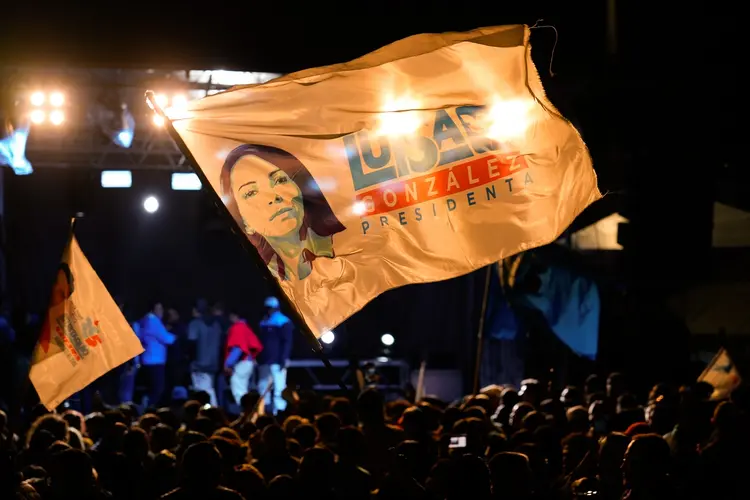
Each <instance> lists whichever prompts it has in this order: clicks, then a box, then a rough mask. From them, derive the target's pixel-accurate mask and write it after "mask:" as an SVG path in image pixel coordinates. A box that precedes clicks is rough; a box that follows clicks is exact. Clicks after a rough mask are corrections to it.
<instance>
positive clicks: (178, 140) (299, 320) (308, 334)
mask: <svg viewBox="0 0 750 500" xmlns="http://www.w3.org/2000/svg"><path fill="white" fill-rule="evenodd" d="M146 102H147V104H148V106H149V107H150V108H151V109H152V110H154V112H155V113H156V114H158V115H159V116H161V117H162V118H164V126H165V127H166V129H167V132H169V136H170V137H171V138H172V140H173V141H174V143H175V145H176V146H177V148H178V149H179V150H180V152H181V153H182V154H183V155H184V156H185V158H186V159H187V160H188V163H189V164H190V165H191V167H192V169H193V172H194V173H195V175H197V176H198V178H199V179H200V181H201V184H202V185H203V186H204V187H206V188H207V189H206V191H207V192H209V193H210V196H212V198H213V202H214V205H215V206H216V207H217V208H218V209H219V211H220V212H221V213H222V214H223V215H224V216H225V217H226V218H227V219H229V220H230V221H231V222H230V229H231V231H232V233H234V234H235V235H237V236H238V237H239V238H238V239H239V240H240V242H241V244H242V247H243V248H244V249H245V251H246V252H247V254H248V255H249V256H250V258H252V259H253V262H254V263H255V265H256V267H257V268H258V270H260V271H261V272H262V273H263V276H264V277H265V278H266V280H267V281H269V282H270V283H271V286H272V287H273V290H274V295H275V296H277V297H278V299H279V300H280V301H282V302H283V303H285V304H286V305H287V309H288V311H289V313H290V316H292V320H293V322H294V323H295V324H296V325H297V326H298V327H299V329H300V330H301V331H302V335H303V336H304V337H305V339H306V340H307V341H308V342H309V343H310V346H311V347H312V350H313V352H314V353H315V354H316V355H317V356H318V357H319V358H320V360H321V361H322V362H323V365H325V367H326V368H327V369H328V370H329V371H330V372H331V373H334V370H333V366H332V365H331V362H330V361H329V359H328V356H326V355H325V353H324V352H323V346H322V345H320V342H319V341H318V339H317V338H315V335H314V334H313V333H312V331H311V330H310V327H308V326H307V323H305V320H304V318H303V317H302V315H301V314H300V312H299V311H298V310H297V307H296V306H295V305H294V304H293V303H292V302H291V301H290V300H289V298H288V297H287V295H286V293H284V290H283V289H282V288H281V285H280V284H279V282H278V280H277V279H276V278H275V277H274V276H273V275H272V274H271V272H270V271H269V270H268V266H267V265H266V264H265V262H263V259H261V257H260V254H259V253H258V251H257V250H256V249H255V247H254V246H253V245H252V243H250V240H248V239H247V236H245V233H244V230H243V229H242V228H241V227H240V226H239V224H238V223H237V221H236V220H235V218H234V217H232V215H231V214H230V213H229V210H227V208H226V205H224V202H223V201H222V200H221V197H220V196H219V194H218V193H217V192H216V190H215V189H213V187H211V183H210V182H209V180H208V178H207V177H206V174H205V173H204V172H203V169H201V168H200V166H199V165H198V162H197V161H196V160H195V157H194V156H193V154H192V153H191V152H190V149H188V147H187V145H186V144H185V141H183V140H182V137H180V134H178V133H177V130H176V129H175V128H174V125H172V120H170V119H169V117H168V116H167V115H166V113H165V112H164V110H163V109H161V107H160V106H159V105H158V104H157V102H156V95H155V94H154V92H153V91H151V90H148V91H146ZM336 378H337V383H338V386H339V387H340V388H341V390H343V391H345V392H346V391H348V390H349V389H348V388H347V387H346V385H345V384H344V383H343V381H342V380H341V377H336Z"/></svg>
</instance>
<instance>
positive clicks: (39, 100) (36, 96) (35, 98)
mask: <svg viewBox="0 0 750 500" xmlns="http://www.w3.org/2000/svg"><path fill="white" fill-rule="evenodd" d="M45 97H46V96H45V95H44V92H34V93H33V94H31V104H32V105H33V106H41V105H42V104H44V99H45Z"/></svg>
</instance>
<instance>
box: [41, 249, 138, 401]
mask: <svg viewBox="0 0 750 500" xmlns="http://www.w3.org/2000/svg"><path fill="white" fill-rule="evenodd" d="M142 352H143V346H142V345H141V342H140V341H139V340H138V337H137V336H136V335H135V333H134V332H133V329H132V327H131V326H130V325H129V324H128V322H127V320H126V319H125V317H124V316H123V315H122V312H121V311H120V309H119V307H117V304H115V301H114V300H113V299H112V297H111V296H110V295H109V292H107V289H106V288H105V286H104V284H103V283H102V282H101V280H100V279H99V276H97V274H96V272H95V271H94V269H93V268H92V267H91V264H90V263H89V261H88V259H86V256H85V255H84V254H83V252H82V251H81V247H80V246H78V241H76V239H75V236H73V235H71V237H70V240H69V241H68V245H67V247H66V248H65V252H64V253H63V258H62V262H61V264H60V267H59V269H58V272H57V277H56V280H55V285H54V287H53V289H52V299H51V300H50V305H49V309H48V310H47V317H46V318H45V320H44V323H43V327H42V332H41V334H40V336H39V341H38V342H37V345H36V347H35V349H34V357H33V360H32V364H31V372H30V373H29V378H30V379H31V382H32V383H33V384H34V387H35V388H36V391H37V392H38V393H39V399H40V400H41V402H42V404H44V406H46V407H47V409H48V410H50V411H52V410H54V409H55V408H56V407H57V406H58V405H59V404H60V403H62V402H63V401H65V400H66V399H67V398H69V397H70V396H71V395H73V394H75V393H77V392H78V391H80V390H81V389H83V388H84V387H86V386H88V385H89V384H91V383H92V382H93V381H94V380H96V379H98V378H99V377H101V376H102V375H104V374H105V373H107V372H109V371H110V370H112V369H114V368H116V367H118V366H119V365H121V364H123V363H125V362H126V361H129V360H131V359H133V358H134V357H136V356H138V355H139V354H141V353H142Z"/></svg>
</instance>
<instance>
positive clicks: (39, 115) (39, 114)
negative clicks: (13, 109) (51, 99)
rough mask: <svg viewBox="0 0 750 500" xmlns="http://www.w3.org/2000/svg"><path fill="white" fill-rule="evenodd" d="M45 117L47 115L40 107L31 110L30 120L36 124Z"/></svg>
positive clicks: (41, 121)
mask: <svg viewBox="0 0 750 500" xmlns="http://www.w3.org/2000/svg"><path fill="white" fill-rule="evenodd" d="M46 117H47V116H46V115H45V113H44V111H42V110H41V109H35V110H34V111H32V112H31V122H32V123H35V124H37V125H39V124H40V123H43V122H44V119H45V118H46Z"/></svg>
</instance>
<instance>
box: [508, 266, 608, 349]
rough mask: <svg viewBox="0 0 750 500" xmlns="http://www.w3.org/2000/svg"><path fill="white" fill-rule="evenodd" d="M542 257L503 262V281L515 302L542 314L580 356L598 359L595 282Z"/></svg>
mask: <svg viewBox="0 0 750 500" xmlns="http://www.w3.org/2000/svg"><path fill="white" fill-rule="evenodd" d="M538 255H539V254H536V255H535V254H534V253H533V252H525V253H524V254H520V255H518V256H516V257H511V258H510V259H505V260H506V261H508V262H503V271H502V276H503V278H502V279H503V282H504V283H506V284H507V286H510V287H512V288H511V289H512V290H513V291H512V292H511V293H512V295H513V297H512V298H511V301H512V302H513V304H515V305H517V306H518V307H522V308H526V309H528V310H536V311H538V312H540V313H541V314H542V315H543V316H544V318H545V320H546V322H547V324H548V325H549V328H550V329H551V330H552V331H553V332H554V333H555V335H557V337H558V338H559V339H560V340H561V341H562V342H563V343H565V345H567V346H568V347H570V349H571V350H572V351H573V352H575V353H576V354H577V355H579V356H583V357H585V358H588V359H592V360H593V359H596V355H597V353H598V347H599V346H598V343H599V316H600V299H599V288H598V287H597V285H596V283H595V282H594V281H593V280H590V279H588V278H586V277H584V276H582V275H579V274H578V273H576V272H575V271H574V270H572V269H569V268H567V267H565V266H563V265H556V264H550V263H548V262H546V261H545V260H544V258H542V257H541V256H538ZM537 256H538V257H537Z"/></svg>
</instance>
